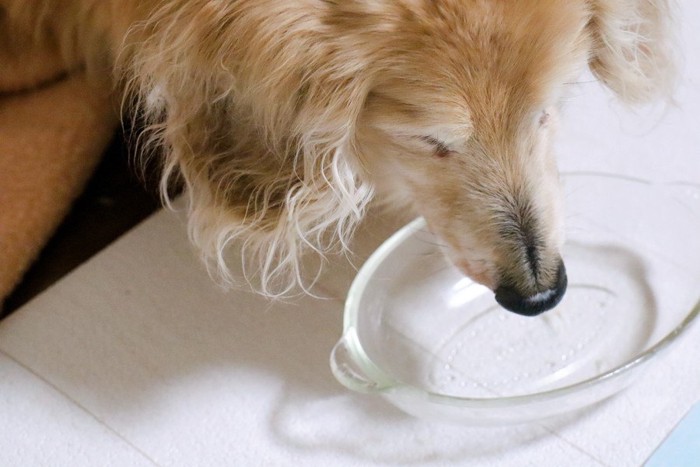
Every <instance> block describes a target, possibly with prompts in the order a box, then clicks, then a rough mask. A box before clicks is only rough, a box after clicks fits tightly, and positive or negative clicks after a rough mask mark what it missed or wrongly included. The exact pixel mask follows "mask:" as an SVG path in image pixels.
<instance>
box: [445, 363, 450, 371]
mask: <svg viewBox="0 0 700 467" xmlns="http://www.w3.org/2000/svg"><path fill="white" fill-rule="evenodd" d="M445 369H446V370H448V371H449V370H451V369H452V365H450V364H449V363H446V364H445Z"/></svg>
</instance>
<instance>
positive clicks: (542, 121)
mask: <svg viewBox="0 0 700 467" xmlns="http://www.w3.org/2000/svg"><path fill="white" fill-rule="evenodd" d="M550 117H551V114H550V113H549V112H548V111H547V110H546V109H545V110H543V111H542V112H540V115H539V118H538V121H537V122H538V123H539V125H540V126H541V127H544V126H547V124H548V123H549V120H550Z"/></svg>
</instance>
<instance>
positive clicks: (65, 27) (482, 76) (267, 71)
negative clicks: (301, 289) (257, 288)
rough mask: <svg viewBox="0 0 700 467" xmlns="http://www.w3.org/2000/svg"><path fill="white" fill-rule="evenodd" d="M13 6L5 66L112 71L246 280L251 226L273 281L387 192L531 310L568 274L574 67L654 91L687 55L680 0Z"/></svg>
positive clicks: (479, 274) (218, 258)
mask: <svg viewBox="0 0 700 467" xmlns="http://www.w3.org/2000/svg"><path fill="white" fill-rule="evenodd" d="M0 15H1V16H0V21H1V23H0V26H1V28H2V29H0V41H1V42H0V60H4V61H5V63H1V62H0V66H20V65H21V64H20V63H17V61H15V62H14V63H13V62H12V61H11V58H12V57H13V56H16V55H17V52H18V51H26V50H29V49H31V50H34V51H35V52H36V55H37V56H41V54H42V53H45V52H46V51H47V50H48V51H52V50H57V51H59V52H60V54H61V56H62V57H63V64H64V67H65V68H66V69H69V68H71V67H79V66H87V67H88V69H91V70H94V74H96V75H99V74H100V73H101V70H103V71H104V70H107V72H109V73H111V74H112V75H111V76H112V77H113V79H114V82H115V83H116V84H117V85H118V89H119V90H120V92H123V93H124V95H125V96H126V100H125V102H127V103H128V104H129V105H130V106H132V107H130V108H129V109H128V110H129V111H130V112H138V113H139V115H140V116H143V117H144V118H146V119H147V121H148V122H149V123H150V129H151V132H150V133H149V138H148V141H149V142H150V143H152V144H158V145H159V147H162V148H163V149H164V151H163V152H164V154H165V156H164V177H163V180H164V181H163V186H166V185H167V183H168V182H167V181H168V180H169V179H170V178H171V177H175V176H179V177H181V179H182V180H183V181H184V184H185V187H186V192H187V195H188V197H189V209H190V227H191V235H192V238H193V240H194V242H195V243H196V244H197V245H198V246H199V247H200V248H201V250H202V251H203V252H204V255H205V257H206V258H207V259H208V260H210V261H211V262H212V264H214V265H216V267H218V270H219V272H220V273H221V275H222V276H223V277H224V278H227V277H228V276H229V273H228V268H227V267H226V263H225V261H224V252H225V250H226V247H227V245H229V244H230V243H231V241H232V240H234V239H241V240H242V242H243V244H244V249H245V250H247V251H249V253H252V254H253V256H252V258H251V257H250V256H248V258H250V259H249V260H248V263H249V265H250V264H253V265H254V266H255V267H254V269H257V272H258V273H259V274H260V277H261V279H262V281H261V283H262V291H263V292H265V293H268V294H273V289H272V288H271V284H275V283H276V284H279V283H280V282H279V281H280V279H285V278H287V279H290V280H288V281H283V282H282V284H283V285H284V284H290V285H292V284H293V283H294V282H295V281H301V272H300V266H299V264H300V262H299V257H300V255H301V254H302V252H304V251H305V250H315V251H318V252H325V251H327V250H328V249H329V248H331V247H333V246H336V245H338V244H340V245H341V246H344V245H346V242H347V240H348V239H349V237H350V236H351V234H352V232H353V229H354V227H355V226H356V224H357V223H358V221H359V220H360V219H361V218H362V216H363V213H364V211H365V209H366V207H367V204H368V203H369V201H370V200H371V199H372V198H373V196H374V194H375V193H380V194H381V196H382V197H383V198H384V199H386V200H389V202H391V203H393V204H396V205H398V206H401V207H405V206H408V207H410V208H411V209H414V210H415V211H416V212H417V213H418V214H421V215H423V216H425V218H426V219H427V221H428V224H429V226H430V228H431V229H432V230H433V231H434V232H435V233H436V234H437V235H438V236H439V237H440V238H441V239H442V241H444V243H445V244H446V253H447V254H448V255H449V257H450V258H451V259H452V261H453V262H454V263H455V264H456V265H457V266H458V267H459V268H460V269H461V270H462V271H464V273H465V274H467V275H469V276H471V277H472V278H474V279H475V280H477V281H479V282H481V283H483V284H485V285H487V286H489V287H490V288H492V289H493V290H495V291H496V297H497V299H498V300H499V302H500V303H501V304H502V305H503V306H505V307H506V308H509V309H511V310H513V311H516V312H519V313H523V314H529V315H532V314H537V313H539V312H541V311H544V310H546V309H548V308H551V307H552V306H554V305H555V304H556V303H557V302H558V301H559V299H560V298H561V296H562V295H563V293H564V290H565V288H566V274H565V272H564V267H563V264H562V262H561V258H560V254H559V249H560V246H561V243H562V234H561V228H560V224H561V220H560V219H561V214H560V211H561V208H560V198H561V197H560V194H559V188H558V180H557V170H556V164H555V159H554V156H553V155H552V153H551V151H550V145H549V139H550V137H551V134H552V132H553V130H554V128H555V126H556V125H555V124H556V119H557V107H558V106H559V101H560V99H561V97H562V94H563V92H564V89H565V84H566V83H569V82H571V81H574V80H576V78H577V76H578V75H579V73H580V72H581V71H582V70H583V69H584V68H585V67H586V66H587V65H590V67H591V69H592V71H593V73H594V74H595V75H597V76H598V77H599V78H600V79H601V80H602V81H603V82H604V83H605V84H606V85H608V86H609V87H610V88H611V89H612V90H613V91H615V92H616V93H617V94H618V95H619V96H620V97H621V98H623V99H624V100H625V101H627V102H631V103H635V102H641V101H645V100H647V99H649V98H651V97H653V96H655V95H658V94H663V93H664V92H665V91H666V90H667V89H668V86H667V85H668V83H669V77H670V76H671V69H672V67H671V59H670V53H669V51H670V50H671V47H670V46H669V42H668V39H667V36H668V23H669V6H668V4H667V2H666V1H665V0H285V1H274V0H158V1H156V0H0ZM48 55H50V54H48ZM1 73H2V71H1V70H0V74H1ZM285 291H288V288H286V287H283V290H282V292H285Z"/></svg>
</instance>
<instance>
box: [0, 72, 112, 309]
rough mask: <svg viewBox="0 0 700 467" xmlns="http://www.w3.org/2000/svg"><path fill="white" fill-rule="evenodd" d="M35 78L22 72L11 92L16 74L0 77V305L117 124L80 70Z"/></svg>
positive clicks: (105, 98) (100, 89) (102, 91)
mask: <svg viewBox="0 0 700 467" xmlns="http://www.w3.org/2000/svg"><path fill="white" fill-rule="evenodd" d="M5 64H6V65H7V63H5ZM2 66H3V64H1V63H0V67H2ZM3 71H4V72H5V74H7V71H9V70H8V68H7V67H5V69H4V70H3ZM26 71H27V70H26V69H25V70H22V73H26ZM1 74H2V73H0V75H1ZM41 74H43V73H41ZM0 78H1V77H0ZM3 81H4V82H3ZM36 81H37V78H36V74H34V75H32V74H31V73H30V74H28V75H27V87H26V88H25V89H24V90H19V91H18V89H22V85H21V76H20V77H16V78H15V79H13V80H12V81H9V80H7V78H6V77H5V79H4V80H3V79H0V307H1V306H2V301H3V299H4V298H5V297H6V296H7V295H8V294H9V293H10V291H11V290H12V289H13V287H14V286H15V285H16V284H17V283H18V282H19V281H20V279H21V277H22V275H23V273H24V272H25V271H26V270H27V268H28V267H29V266H30V265H31V263H32V261H33V260H34V259H35V258H36V257H37V255H38V254H39V252H40V251H41V248H42V246H43V245H44V244H45V243H46V242H47V241H48V239H49V238H50V237H51V234H52V233H53V232H54V230H55V229H56V228H57V227H58V225H59V224H60V222H61V220H62V218H63V217H64V215H65V214H66V213H67V212H68V210H69V208H70V205H71V203H72V202H73V200H74V199H75V198H76V197H77V196H78V194H80V192H81V190H82V188H83V186H84V184H85V182H86V181H87V179H88V178H89V176H90V174H91V173H92V170H93V169H94V167H95V166H96V164H97V162H98V160H99V158H100V155H101V154H102V151H103V150H104V149H105V147H106V146H107V144H108V143H109V140H110V137H111V136H112V134H113V132H114V129H115V126H116V124H117V117H116V112H115V106H114V104H113V102H112V101H111V100H110V96H109V94H110V93H109V89H107V86H105V85H95V84H94V83H93V84H90V83H88V81H87V79H86V78H85V76H84V75H83V74H82V73H75V74H73V75H70V76H68V77H66V78H62V79H59V80H53V81H51V82H50V83H48V84H43V85H40V86H39V87H36ZM3 85H5V86H4V89H3ZM3 91H5V92H4V93H3ZM8 91H9V92H8Z"/></svg>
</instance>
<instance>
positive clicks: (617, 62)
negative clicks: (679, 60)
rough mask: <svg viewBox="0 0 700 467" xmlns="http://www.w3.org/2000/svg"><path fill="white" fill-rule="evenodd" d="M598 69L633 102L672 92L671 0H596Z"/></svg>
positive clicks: (593, 24) (594, 66) (594, 59)
mask: <svg viewBox="0 0 700 467" xmlns="http://www.w3.org/2000/svg"><path fill="white" fill-rule="evenodd" d="M591 10H592V15H591V20H590V22H589V25H588V27H589V28H590V33H591V36H592V39H593V52H592V56H591V58H590V67H591V70H592V71H593V73H594V74H595V75H596V76H597V77H598V78H599V79H600V80H601V81H602V82H604V83H605V84H606V85H607V86H608V87H609V88H610V89H611V90H612V91H614V92H615V93H616V94H617V95H618V96H619V97H620V98H621V99H622V100H624V101H625V102H627V103H631V104H636V103H643V102H646V101H649V100H650V99H652V98H654V97H666V96H669V95H670V93H671V91H672V88H673V83H674V78H675V66H674V62H675V60H674V57H673V55H674V54H673V51H674V48H673V38H672V36H673V35H672V32H671V23H672V11H671V10H672V9H671V6H670V4H669V1H668V0H591Z"/></svg>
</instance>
